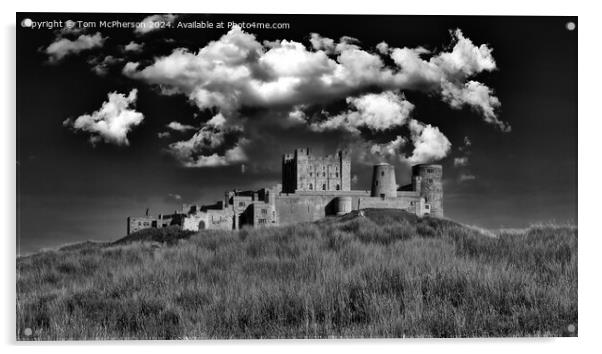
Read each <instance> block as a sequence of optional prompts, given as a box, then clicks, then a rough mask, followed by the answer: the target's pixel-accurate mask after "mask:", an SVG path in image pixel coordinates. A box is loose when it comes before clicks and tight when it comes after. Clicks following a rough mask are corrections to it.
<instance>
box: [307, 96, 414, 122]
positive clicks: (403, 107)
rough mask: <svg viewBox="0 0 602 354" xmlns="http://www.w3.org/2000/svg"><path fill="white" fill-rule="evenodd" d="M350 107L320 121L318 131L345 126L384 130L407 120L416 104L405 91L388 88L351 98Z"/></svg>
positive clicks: (348, 99)
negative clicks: (398, 91) (388, 89)
mask: <svg viewBox="0 0 602 354" xmlns="http://www.w3.org/2000/svg"><path fill="white" fill-rule="evenodd" d="M347 103H348V104H349V106H350V108H351V109H350V110H348V111H347V112H344V113H341V114H339V115H336V116H333V117H328V118H327V120H325V121H323V122H320V123H316V124H314V125H313V126H312V127H313V128H314V129H315V130H331V129H345V130H349V131H353V132H356V131H357V129H358V128H360V127H366V128H369V129H372V130H376V131H384V130H387V129H390V128H392V127H400V126H403V125H404V124H405V123H406V120H407V119H408V117H409V116H410V113H411V112H412V110H413V109H414V105H413V104H412V103H410V102H409V101H407V100H406V99H405V97H404V96H403V95H402V94H399V93H396V92H392V91H385V92H382V93H378V94H376V93H370V94H365V95H362V96H359V97H348V98H347Z"/></svg>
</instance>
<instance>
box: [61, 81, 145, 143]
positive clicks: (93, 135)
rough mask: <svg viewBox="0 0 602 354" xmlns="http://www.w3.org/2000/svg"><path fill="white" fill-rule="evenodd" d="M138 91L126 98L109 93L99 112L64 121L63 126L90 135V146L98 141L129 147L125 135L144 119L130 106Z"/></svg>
mask: <svg viewBox="0 0 602 354" xmlns="http://www.w3.org/2000/svg"><path fill="white" fill-rule="evenodd" d="M137 92H138V90H137V89H132V90H131V91H130V93H129V94H128V95H127V96H126V95H124V94H121V93H117V92H111V93H109V94H108V100H107V101H105V102H104V103H103V104H102V106H101V107H100V109H99V110H97V111H94V112H93V113H91V114H84V115H81V116H79V117H77V118H76V119H74V120H72V119H66V120H65V121H64V122H63V125H64V126H67V127H70V128H72V129H73V130H74V131H81V132H86V133H89V134H90V142H91V143H92V145H95V144H96V143H98V142H100V141H104V142H105V143H109V144H115V145H122V146H126V145H129V140H128V138H127V134H128V133H129V132H130V131H131V130H132V129H133V128H134V127H136V126H138V125H139V124H140V123H142V121H143V119H144V115H143V114H142V113H140V112H137V111H136V110H135V109H133V108H132V107H131V106H133V105H134V104H135V103H136V95H137Z"/></svg>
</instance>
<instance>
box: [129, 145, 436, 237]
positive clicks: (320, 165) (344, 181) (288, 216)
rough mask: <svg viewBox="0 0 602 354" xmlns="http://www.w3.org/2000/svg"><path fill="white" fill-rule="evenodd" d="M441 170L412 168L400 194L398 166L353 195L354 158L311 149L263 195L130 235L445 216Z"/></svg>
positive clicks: (133, 221)
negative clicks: (367, 213) (386, 212)
mask: <svg viewBox="0 0 602 354" xmlns="http://www.w3.org/2000/svg"><path fill="white" fill-rule="evenodd" d="M442 175H443V169H442V167H441V165H435V164H424V165H416V166H413V167H412V183H411V184H410V185H407V186H404V187H402V188H399V187H398V185H397V182H396V177H395V168H394V166H392V165H389V164H386V163H381V164H378V165H375V166H374V167H373V170H372V184H371V188H370V190H351V161H350V157H349V154H348V152H346V151H338V152H337V153H336V154H334V155H328V156H316V155H313V154H312V153H311V151H310V149H308V148H301V149H297V150H295V151H294V152H293V153H289V154H285V155H284V156H283V157H282V183H281V184H277V185H275V186H273V187H269V188H262V189H260V190H257V191H239V190H232V191H227V192H226V193H225V194H224V198H223V200H220V201H218V202H217V203H215V204H212V205H203V206H198V205H192V206H189V205H184V206H183V208H182V210H181V211H180V212H175V213H174V214H170V215H159V216H158V217H157V218H154V217H150V216H149V215H148V212H147V215H146V216H144V217H129V218H128V225H127V230H128V234H129V233H131V232H135V231H138V230H140V229H144V228H150V227H165V226H168V225H180V226H181V227H182V228H183V229H184V230H192V231H198V230H202V229H224V230H231V229H235V230H236V229H239V228H241V227H243V226H250V227H265V226H276V225H286V224H292V223H298V222H307V221H315V220H319V219H322V218H324V217H326V216H329V215H343V214H346V213H349V212H351V211H352V210H360V209H366V208H387V209H401V210H405V211H408V212H410V213H414V214H416V215H419V216H424V215H432V216H437V217H442V216H443V186H442Z"/></svg>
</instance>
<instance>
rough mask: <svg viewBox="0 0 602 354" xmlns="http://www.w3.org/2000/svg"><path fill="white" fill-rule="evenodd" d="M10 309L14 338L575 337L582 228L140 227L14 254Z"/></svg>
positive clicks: (379, 214)
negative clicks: (99, 239) (123, 234)
mask: <svg viewBox="0 0 602 354" xmlns="http://www.w3.org/2000/svg"><path fill="white" fill-rule="evenodd" d="M144 240H147V241H144ZM16 310H17V338H18V339H19V340H62V339H178V338H185V339H204V338H331V337H337V338H338V337H482V336H486V337H489V336H575V335H577V228H576V227H560V226H538V227H532V228H530V229H527V230H524V231H521V232H516V231H514V232H507V233H504V232H501V233H498V234H497V235H496V237H490V236H487V235H485V234H484V233H483V232H481V231H479V230H476V229H471V228H467V227H465V226H462V225H459V224H456V223H454V222H451V221H446V220H438V219H432V218H422V219H419V218H416V217H415V216H412V215H409V214H405V213H403V212H400V211H386V210H367V211H366V212H365V216H364V217H361V216H358V215H357V214H349V215H346V216H344V217H339V218H329V219H325V220H324V221H320V222H317V223H310V224H299V225H294V226H285V227H278V228H270V229H245V230H241V231H209V230H208V231H203V232H200V233H198V234H191V233H184V232H181V231H179V230H177V229H173V228H170V229H169V230H150V231H143V232H140V233H137V234H134V235H131V237H128V238H126V239H123V240H120V241H119V242H115V243H106V244H95V243H85V244H81V245H72V246H69V247H65V248H63V249H60V250H56V251H46V252H42V253H39V254H35V255H31V256H27V257H20V258H18V259H17V309H16Z"/></svg>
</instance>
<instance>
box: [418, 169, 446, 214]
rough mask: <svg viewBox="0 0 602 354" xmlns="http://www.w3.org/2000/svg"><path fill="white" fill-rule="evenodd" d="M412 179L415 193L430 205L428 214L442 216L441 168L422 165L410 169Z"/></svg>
mask: <svg viewBox="0 0 602 354" xmlns="http://www.w3.org/2000/svg"><path fill="white" fill-rule="evenodd" d="M412 177H413V180H414V186H415V188H416V191H417V192H418V193H420V195H421V196H422V197H424V198H425V200H426V203H427V204H429V205H430V214H431V215H433V216H438V217H442V216H443V167H442V166H441V165H436V164H423V165H416V166H413V167H412Z"/></svg>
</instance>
